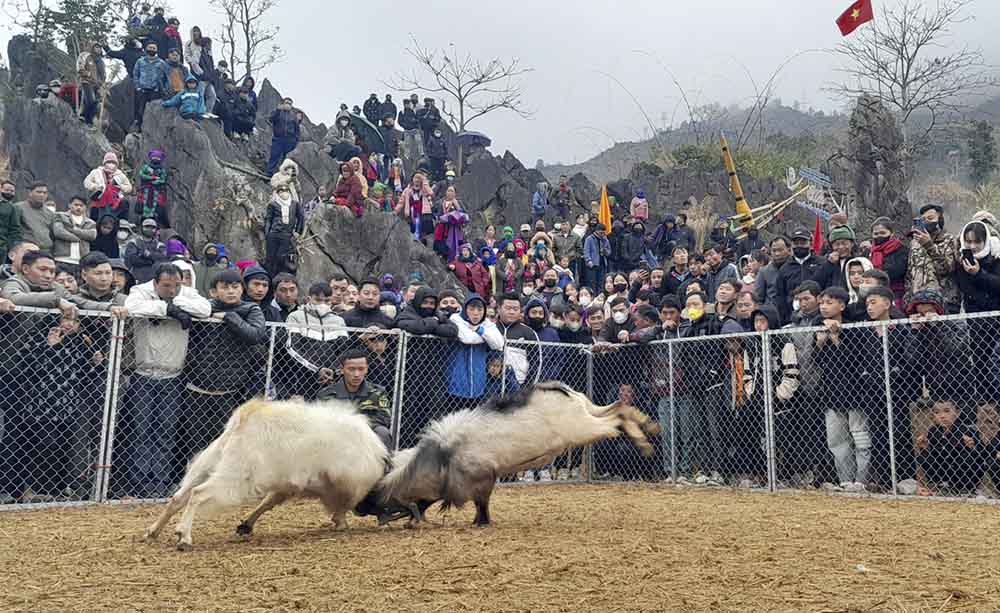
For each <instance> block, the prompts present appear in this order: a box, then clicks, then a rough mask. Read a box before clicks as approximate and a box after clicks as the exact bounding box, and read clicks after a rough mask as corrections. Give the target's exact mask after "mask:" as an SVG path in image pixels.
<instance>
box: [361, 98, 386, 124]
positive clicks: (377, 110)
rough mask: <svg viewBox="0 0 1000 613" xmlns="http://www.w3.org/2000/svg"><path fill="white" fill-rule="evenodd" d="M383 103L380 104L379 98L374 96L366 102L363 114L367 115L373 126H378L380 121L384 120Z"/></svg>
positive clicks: (366, 117)
mask: <svg viewBox="0 0 1000 613" xmlns="http://www.w3.org/2000/svg"><path fill="white" fill-rule="evenodd" d="M381 111H382V103H381V102H379V100H378V96H377V95H376V94H372V95H371V96H369V97H368V99H367V100H365V105H364V107H363V108H362V111H361V112H362V113H364V115H365V119H367V120H368V122H369V123H371V124H372V125H373V126H377V125H378V122H379V120H380V119H382V112H381Z"/></svg>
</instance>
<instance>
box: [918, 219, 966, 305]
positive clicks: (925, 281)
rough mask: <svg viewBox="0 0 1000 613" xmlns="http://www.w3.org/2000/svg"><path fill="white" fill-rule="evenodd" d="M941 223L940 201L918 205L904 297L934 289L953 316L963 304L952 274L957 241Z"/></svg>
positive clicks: (956, 258)
mask: <svg viewBox="0 0 1000 613" xmlns="http://www.w3.org/2000/svg"><path fill="white" fill-rule="evenodd" d="M944 225H945V218H944V207H942V206H941V205H940V204H925V205H924V206H922V207H920V216H919V217H918V218H917V219H914V220H913V227H912V228H911V229H910V232H909V235H910V236H911V237H912V239H913V240H912V241H911V243H910V259H909V262H908V263H907V271H906V296H907V299H909V298H910V297H912V296H913V294H915V293H917V292H919V291H922V290H926V289H934V290H937V291H939V292H940V293H941V296H942V297H943V298H944V301H945V310H946V312H947V313H948V314H949V315H954V314H956V313H958V312H959V311H960V310H961V307H962V300H961V297H960V295H959V292H958V285H957V284H956V283H955V275H954V273H955V267H956V262H957V261H958V255H959V254H958V242H957V241H956V240H955V237H954V236H953V235H952V234H950V233H948V232H945V230H944Z"/></svg>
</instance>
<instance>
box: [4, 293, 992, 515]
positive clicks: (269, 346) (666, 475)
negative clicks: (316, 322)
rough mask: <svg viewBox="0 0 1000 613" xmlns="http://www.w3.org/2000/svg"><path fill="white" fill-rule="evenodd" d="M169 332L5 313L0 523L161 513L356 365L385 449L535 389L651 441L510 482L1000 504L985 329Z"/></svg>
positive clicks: (105, 320)
mask: <svg viewBox="0 0 1000 613" xmlns="http://www.w3.org/2000/svg"><path fill="white" fill-rule="evenodd" d="M174 325H175V324H174V323H172V322H171V321H169V320H156V319H145V318H135V317H130V318H129V319H126V320H121V319H116V318H112V317H109V316H108V314H107V313H92V312H82V313H81V314H80V315H79V317H78V318H77V319H76V320H73V319H72V318H69V319H67V317H66V316H64V315H63V314H61V313H60V312H58V311H45V310H40V309H18V310H17V312H15V313H9V314H3V315H0V509H2V510H10V509H29V508H44V507H48V506H55V505H62V506H66V505H79V504H93V503H103V502H114V501H120V500H147V499H159V498H163V497H165V496H168V495H169V494H170V492H171V490H172V489H173V488H174V487H175V486H176V484H177V482H178V480H179V479H180V477H181V476H182V473H183V470H184V467H185V465H186V462H187V461H188V460H189V459H190V457H191V456H192V455H193V454H194V453H196V452H197V451H199V450H200V449H202V448H203V447H204V446H205V445H206V444H207V443H208V442H209V441H211V440H212V439H213V438H214V437H215V436H217V435H218V434H219V432H221V429H222V427H223V426H224V424H225V422H226V419H227V418H228V416H229V414H230V413H231V412H232V410H233V409H234V408H236V407H237V406H239V405H240V404H241V403H242V402H243V401H245V400H246V399H248V398H251V397H253V396H266V397H267V398H268V399H285V398H290V397H293V396H301V397H303V398H305V399H307V400H311V399H315V398H316V397H317V396H319V395H322V393H323V392H322V390H323V389H324V388H325V387H326V386H329V385H331V384H333V383H334V382H335V381H336V380H337V378H338V376H339V373H337V372H336V369H337V361H338V357H339V356H341V355H343V354H344V352H345V351H348V350H350V349H361V350H363V351H364V352H365V353H366V355H367V356H368V358H369V363H370V368H369V374H368V380H369V382H371V383H374V384H376V385H378V386H381V387H382V388H384V390H385V393H386V395H387V396H388V397H389V398H390V402H391V404H390V406H391V414H392V427H391V434H392V438H393V442H394V445H395V447H396V448H397V449H399V448H405V447H408V446H411V445H413V444H414V443H415V441H416V440H417V437H418V436H419V434H420V432H421V431H422V429H423V428H424V427H425V426H426V425H427V424H428V423H429V422H431V421H433V420H434V419H437V418H439V417H441V416H443V415H446V414H448V413H450V412H453V411H456V410H461V409H465V408H472V407H474V406H476V405H478V404H480V403H481V402H484V401H486V400H488V399H489V398H491V397H494V396H498V395H503V394H511V393H514V392H516V391H517V390H518V389H520V388H522V387H524V386H527V385H530V384H531V383H533V382H535V381H539V380H547V379H557V380H561V381H563V382H565V383H566V384H567V385H569V386H571V387H572V388H574V389H576V390H578V391H581V392H584V393H586V394H587V395H588V396H589V397H590V398H592V399H593V400H594V401H595V402H596V403H599V404H610V403H612V402H616V401H625V402H628V403H630V404H633V405H635V406H636V407H638V408H639V409H640V410H642V411H643V412H645V413H646V414H647V415H649V416H650V417H652V418H654V419H657V420H659V421H660V422H661V425H662V426H663V431H662V433H661V434H660V435H659V437H658V440H656V441H654V443H655V445H654V447H655V452H654V454H653V456H652V457H650V458H647V457H643V456H641V455H640V454H639V453H638V452H637V451H636V450H635V449H634V448H633V447H632V446H631V445H629V444H628V443H627V442H626V440H624V439H611V440H607V441H602V442H599V443H596V444H594V445H591V446H588V447H587V448H584V449H573V450H569V451H568V452H566V453H565V454H563V455H562V456H560V457H559V458H557V459H556V461H555V462H553V463H552V465H550V466H546V467H543V468H541V469H539V470H537V471H530V472H528V473H522V474H519V475H512V476H509V477H506V478H505V479H507V480H518V481H521V482H534V481H550V480H562V481H591V482H604V481H619V480H621V481H637V480H645V481H667V482H671V483H678V484H691V485H703V486H730V487H737V488H743V489H748V490H759V491H770V492H778V491H786V490H806V489H808V490H816V489H826V490H833V491H845V492H849V493H861V492H866V493H870V494H874V495H889V496H899V495H913V494H916V493H918V492H919V493H921V494H927V495H933V496H936V497H939V498H942V499H954V498H972V497H979V499H982V498H983V497H985V498H986V499H990V500H995V499H996V498H997V487H998V486H1000V436H998V432H1000V415H998V413H997V401H998V397H1000V393H998V391H1000V314H997V313H991V314H976V315H969V316H950V317H933V318H927V319H919V320H901V321H895V322H888V323H877V324H871V323H869V324H856V325H848V326H843V327H842V328H840V329H836V330H830V329H827V328H825V327H818V328H797V329H788V328H785V329H781V330H774V331H767V332H762V333H745V334H737V335H726V336H707V337H699V338H686V339H672V340H663V341H655V342H652V343H649V344H626V345H603V344H602V345H594V346H588V345H567V344H559V343H537V342H528V341H509V342H507V343H506V344H505V345H504V347H503V349H502V350H501V351H497V350H494V349H492V348H490V347H489V346H488V345H486V344H482V345H476V344H473V345H466V344H463V343H462V342H460V341H459V340H457V339H442V338H438V337H424V336H412V335H409V334H404V333H402V332H399V331H373V330H353V329H343V328H331V327H327V328H323V327H318V326H289V325H282V324H268V325H267V327H266V329H265V330H264V331H263V333H261V334H260V335H259V336H258V337H255V338H252V339H250V338H247V337H241V336H238V335H235V334H234V332H233V331H232V330H231V329H229V327H228V326H226V325H225V324H223V323H221V322H219V321H217V320H196V321H195V322H194V324H193V325H192V327H191V328H190V330H187V331H182V330H181V329H180V328H179V327H177V328H176V329H173V328H171V330H173V332H165V330H167V328H168V327H170V326H174ZM171 334H173V335H174V336H171ZM171 339H172V340H171ZM166 341H171V342H166ZM178 352H179V354H178Z"/></svg>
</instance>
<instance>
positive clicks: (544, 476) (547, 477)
mask: <svg viewBox="0 0 1000 613" xmlns="http://www.w3.org/2000/svg"><path fill="white" fill-rule="evenodd" d="M538 480H539V481H552V473H550V472H549V471H548V470H545V469H542V470H540V471H538Z"/></svg>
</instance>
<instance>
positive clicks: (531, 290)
mask: <svg viewBox="0 0 1000 613" xmlns="http://www.w3.org/2000/svg"><path fill="white" fill-rule="evenodd" d="M521 293H522V294H524V295H525V296H530V295H532V294H534V293H535V288H534V287H532V286H530V285H525V286H524V287H523V288H522V289H521Z"/></svg>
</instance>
